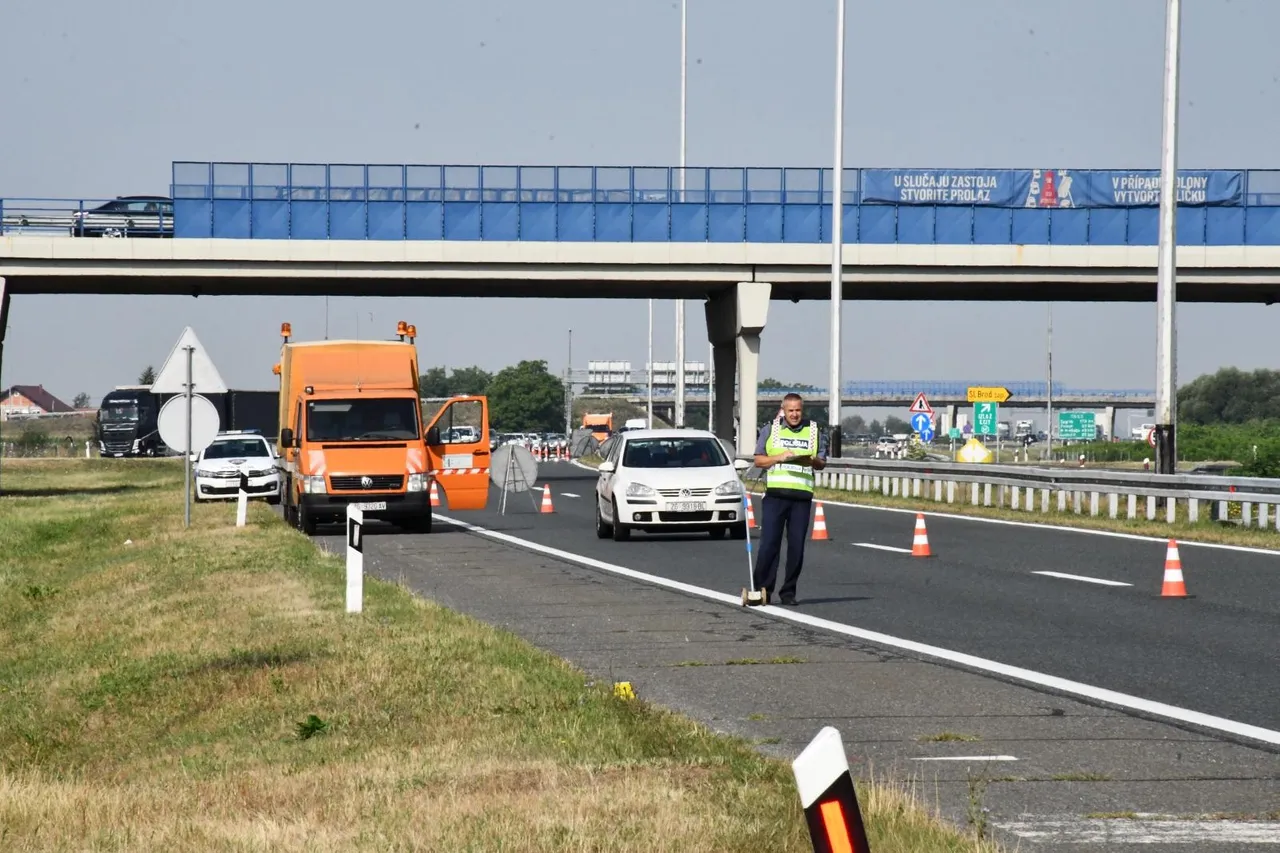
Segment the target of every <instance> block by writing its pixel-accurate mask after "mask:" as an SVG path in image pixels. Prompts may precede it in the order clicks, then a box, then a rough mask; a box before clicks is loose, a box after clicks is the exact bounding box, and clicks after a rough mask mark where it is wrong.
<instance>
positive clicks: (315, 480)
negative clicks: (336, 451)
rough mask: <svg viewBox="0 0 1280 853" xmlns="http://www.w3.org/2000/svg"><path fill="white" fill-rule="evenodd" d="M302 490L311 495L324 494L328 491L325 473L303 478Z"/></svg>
mask: <svg viewBox="0 0 1280 853" xmlns="http://www.w3.org/2000/svg"><path fill="white" fill-rule="evenodd" d="M302 491H304V492H306V493H307V494H309V495H323V494H325V493H326V489H325V486H324V475H323V474H319V475H311V476H308V477H303V478H302Z"/></svg>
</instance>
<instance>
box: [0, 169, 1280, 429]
mask: <svg viewBox="0 0 1280 853" xmlns="http://www.w3.org/2000/svg"><path fill="white" fill-rule="evenodd" d="M1158 179H1159V173H1158V171H1157V170H1149V169H1148V170H1142V169H1137V170H1134V169H1129V170H1126V169H1119V170H1072V169H1037V168H1031V169H858V168H853V169H846V170H845V171H844V184H843V185H844V187H845V188H846V189H845V191H844V192H843V193H842V195H843V198H842V199H841V203H842V205H843V222H844V226H843V232H842V237H843V241H844V243H845V247H844V261H845V268H844V282H845V286H844V294H845V298H846V299H849V300H869V299H875V300H881V299H895V300H915V299H935V300H936V299H945V300H970V301H990V300H1011V301H1046V300H1052V301H1104V302H1105V301H1154V299H1155V292H1156V266H1157V258H1156V251H1157V250H1156V243H1157V239H1156V237H1157V224H1158V220H1159V210H1158V204H1159V187H1158ZM1178 185H1179V190H1178V195H1179V202H1180V203H1179V206H1178V223H1177V225H1178V228H1177V237H1178V244H1179V250H1178V298H1179V300H1180V301H1184V302H1190V301H1202V302H1264V303H1270V302H1273V301H1277V300H1280V170H1230V169H1228V170H1181V171H1180V172H1179V176H1178ZM830 187H831V170H830V169H822V168H751V167H747V168H739V167H733V168H719V167H716V168H686V169H678V168H669V167H650V166H619V167H612V166H611V167H604V166H486V165H469V166H456V165H427V166H415V165H391V166H384V165H371V164H369V165H343V164H296V163H224V162H188V161H178V162H175V163H173V164H172V185H171V187H170V192H171V195H172V198H173V205H172V212H171V214H170V213H167V212H166V211H164V210H162V211H161V212H159V213H154V212H152V213H148V212H147V211H146V210H143V211H141V212H140V213H137V214H136V215H133V214H129V213H127V212H126V214H125V215H124V219H123V225H121V216H120V214H119V212H118V211H117V212H114V213H113V212H111V211H103V210H96V209H95V208H98V207H99V205H96V204H94V203H93V202H89V201H79V200H75V201H66V200H64V201H58V200H23V199H0V230H3V231H4V233H3V234H2V235H0V277H4V278H6V279H7V284H6V285H5V286H4V289H3V296H2V297H0V299H2V300H3V301H5V302H6V303H7V300H8V298H9V295H10V294H11V293H164V294H190V295H202V294H208V295H218V294H225V295H234V294H255V295H257V294H262V295H268V294H270V295H277V294H280V295H292V294H299V295H303V294H305V295H322V294H341V295H361V294H367V295H371V296H372V295H389V296H512V297H543V298H545V297H561V298H645V297H651V298H660V299H697V300H704V301H705V308H706V314H707V324H708V337H709V338H710V340H711V343H712V345H713V352H714V357H713V360H714V362H715V373H716V376H717V377H719V380H718V381H720V382H724V381H725V380H726V379H728V380H732V378H733V377H734V376H735V375H736V374H737V373H738V372H739V370H740V371H741V375H742V378H743V380H744V381H743V383H742V385H743V387H745V388H754V387H755V380H756V376H757V373H756V357H757V354H758V351H759V343H760V333H761V332H762V331H763V329H764V326H765V324H766V320H767V314H768V305H769V302H770V301H771V300H778V299H790V300H794V301H798V300H801V299H814V300H817V299H823V300H825V299H827V298H828V297H829V292H830V257H831V252H830V247H829V242H830V240H831V236H832V235H831V207H832V203H833V199H832V191H831V189H830ZM95 223H96V224H97V225H99V226H103V227H106V226H108V225H109V226H110V228H109V229H108V230H109V231H110V232H111V233H114V234H119V235H121V236H122V237H123V239H62V237H65V236H70V235H72V234H73V233H84V229H85V228H87V227H89V226H91V225H94V224H95ZM153 236H159V237H163V238H167V239H141V238H144V237H146V238H149V237H153ZM2 307H3V306H0V313H2ZM724 388H725V389H726V390H725V392H724V393H717V395H716V403H715V405H716V406H717V412H716V418H715V421H716V423H717V424H724V423H729V422H730V417H729V416H728V412H729V411H730V409H729V408H726V409H721V408H719V407H721V406H730V407H731V405H732V392H731V390H730V386H724ZM743 403H744V405H745V406H746V408H747V410H749V411H752V412H754V405H750V404H749V403H750V401H748V400H744V401H743Z"/></svg>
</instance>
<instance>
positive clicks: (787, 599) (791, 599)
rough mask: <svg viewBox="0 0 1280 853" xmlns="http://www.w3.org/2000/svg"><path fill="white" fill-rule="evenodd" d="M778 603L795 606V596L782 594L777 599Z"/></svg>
mask: <svg viewBox="0 0 1280 853" xmlns="http://www.w3.org/2000/svg"><path fill="white" fill-rule="evenodd" d="M778 603H779V604H784V605H786V606H787V607H795V606H796V597H795V596H794V595H784V596H782V598H780V599H778Z"/></svg>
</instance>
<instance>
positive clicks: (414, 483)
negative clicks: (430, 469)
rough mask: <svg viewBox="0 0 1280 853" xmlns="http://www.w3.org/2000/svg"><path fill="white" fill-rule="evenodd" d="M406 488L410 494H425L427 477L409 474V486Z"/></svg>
mask: <svg viewBox="0 0 1280 853" xmlns="http://www.w3.org/2000/svg"><path fill="white" fill-rule="evenodd" d="M406 488H407V489H408V490H409V491H411V492H425V491H426V490H427V475H426V474H410V475H409V484H408V486H406Z"/></svg>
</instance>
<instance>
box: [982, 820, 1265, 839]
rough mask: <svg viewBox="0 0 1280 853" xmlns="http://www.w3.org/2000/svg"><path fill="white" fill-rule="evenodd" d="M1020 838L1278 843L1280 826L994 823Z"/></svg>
mask: <svg viewBox="0 0 1280 853" xmlns="http://www.w3.org/2000/svg"><path fill="white" fill-rule="evenodd" d="M996 826H998V827H1000V828H1001V829H1004V830H1007V831H1009V832H1011V833H1013V834H1014V835H1016V836H1018V837H1019V838H1027V839H1035V840H1039V841H1049V842H1056V843H1058V844H1280V823H1278V822H1275V821H1271V822H1265V821H1227V820H1159V819H1157V820H1142V819H1134V818H1118V819H1106V818H1084V819H1071V818H1063V819H1049V820H1024V821H1014V822H1010V823H997V824H996Z"/></svg>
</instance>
